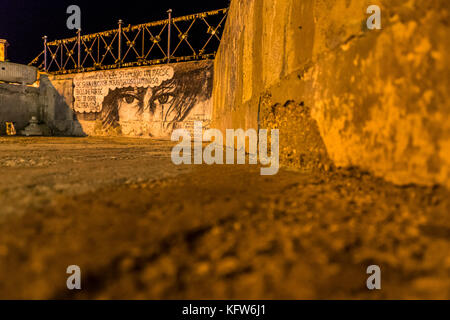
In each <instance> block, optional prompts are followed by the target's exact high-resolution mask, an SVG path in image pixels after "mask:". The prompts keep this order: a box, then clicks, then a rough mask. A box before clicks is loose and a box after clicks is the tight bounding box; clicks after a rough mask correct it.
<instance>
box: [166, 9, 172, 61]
mask: <svg viewBox="0 0 450 320" xmlns="http://www.w3.org/2000/svg"><path fill="white" fill-rule="evenodd" d="M167 13H168V14H169V28H168V35H167V63H170V40H171V39H172V35H171V33H172V9H169V10H167Z"/></svg>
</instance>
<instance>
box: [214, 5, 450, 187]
mask: <svg viewBox="0 0 450 320" xmlns="http://www.w3.org/2000/svg"><path fill="white" fill-rule="evenodd" d="M373 4H376V5H379V6H380V8H381V19H382V21H381V22H382V30H368V28H367V23H366V22H367V19H368V17H369V15H368V14H367V13H366V10H367V8H368V6H369V5H373ZM448 21H449V10H448V1H447V0H437V1H426V0H411V1H403V0H385V1H361V0H346V1H331V0H330V1H314V0H303V1H297V0H285V1H276V0H247V1H232V2H231V9H230V15H229V18H228V21H227V26H226V30H225V33H224V35H223V39H222V44H221V47H220V49H219V52H218V55H217V57H216V61H215V77H214V93H213V97H214V119H213V126H215V127H218V128H221V129H226V128H230V127H237V128H240V127H242V128H255V127H257V126H258V120H259V126H260V127H276V128H279V129H280V152H281V157H282V162H284V163H285V164H291V165H294V166H322V167H324V168H329V167H330V166H332V165H336V166H359V167H361V168H362V169H364V170H369V171H371V172H373V173H375V174H377V175H379V176H382V177H385V178H386V179H388V180H389V181H393V182H396V183H401V184H408V183H420V184H427V185H432V184H436V183H440V184H444V185H447V186H450V121H449V120H450V117H449V116H450V107H449V101H450V99H449V98H450V97H449V95H450V91H449V90H448V88H449V75H450V72H449V71H450V57H449V55H450V42H448V41H443V39H448V38H449V36H450V30H449V26H448ZM305 128H306V130H305Z"/></svg>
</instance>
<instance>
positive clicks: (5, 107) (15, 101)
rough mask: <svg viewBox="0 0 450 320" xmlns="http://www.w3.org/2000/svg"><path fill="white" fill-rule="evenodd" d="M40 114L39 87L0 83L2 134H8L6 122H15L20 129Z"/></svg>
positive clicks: (17, 129) (0, 128) (0, 122)
mask: <svg viewBox="0 0 450 320" xmlns="http://www.w3.org/2000/svg"><path fill="white" fill-rule="evenodd" d="M38 115H39V88H34V87H28V86H24V85H13V84H6V83H0V135H4V134H6V130H5V123H6V122H14V126H15V128H16V131H19V130H22V129H24V128H25V127H26V126H27V125H28V121H29V120H30V119H31V117H32V116H38Z"/></svg>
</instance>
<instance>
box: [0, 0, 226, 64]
mask: <svg viewBox="0 0 450 320" xmlns="http://www.w3.org/2000/svg"><path fill="white" fill-rule="evenodd" d="M72 4H75V5H78V6H79V7H80V8H81V29H82V33H83V34H87V33H95V32H99V31H104V30H110V29H114V28H117V21H118V20H119V19H122V20H123V21H124V23H125V24H126V25H128V24H132V25H134V24H139V23H145V22H150V21H155V20H161V19H166V18H167V13H166V11H167V10H168V9H169V8H171V9H173V17H178V16H183V15H187V14H192V13H197V12H203V11H209V10H214V9H220V8H226V7H228V5H229V0H214V1H211V0H190V1H179V0H178V1H177V0H164V1H156V0H147V1H142V0H139V1H138V0H126V1H111V0H109V1H106V0H81V1H80V0H57V1H50V0H39V1H36V0H0V39H7V40H8V42H9V43H10V47H9V48H8V59H9V60H10V61H12V62H17V63H25V64H28V63H29V62H30V61H31V60H32V59H33V58H35V57H36V56H37V55H38V54H39V53H40V52H41V51H42V48H43V47H42V46H43V45H42V37H43V36H44V35H47V36H48V39H49V41H53V40H57V39H64V38H68V37H73V36H75V30H68V29H67V27H66V21H67V18H68V17H69V15H68V14H67V13H66V10H67V7H68V6H70V5H72Z"/></svg>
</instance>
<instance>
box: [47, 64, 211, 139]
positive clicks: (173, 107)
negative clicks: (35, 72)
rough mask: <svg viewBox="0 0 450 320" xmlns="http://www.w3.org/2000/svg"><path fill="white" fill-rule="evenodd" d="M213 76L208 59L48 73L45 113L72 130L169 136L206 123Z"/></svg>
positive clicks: (52, 121) (51, 121) (65, 129)
mask: <svg viewBox="0 0 450 320" xmlns="http://www.w3.org/2000/svg"><path fill="white" fill-rule="evenodd" d="M212 81H213V63H212V62H211V61H200V62H188V63H180V64H170V65H161V66H151V67H137V68H124V69H118V70H107V71H95V72H87V73H79V74H72V75H59V76H50V78H49V79H47V80H45V85H44V86H42V85H41V87H43V88H44V89H43V93H42V97H43V103H46V104H47V107H46V108H45V110H46V114H45V119H46V122H47V123H49V124H50V125H51V126H54V127H57V128H58V130H59V131H61V132H66V133H68V134H71V135H80V134H87V135H124V136H137V137H158V138H159V137H162V138H168V137H170V135H171V133H172V131H173V130H174V129H177V128H187V129H190V130H191V129H193V123H194V121H202V122H203V123H204V126H205V127H208V126H209V125H210V122H211V114H212V98H211V97H212ZM41 82H42V80H41Z"/></svg>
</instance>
